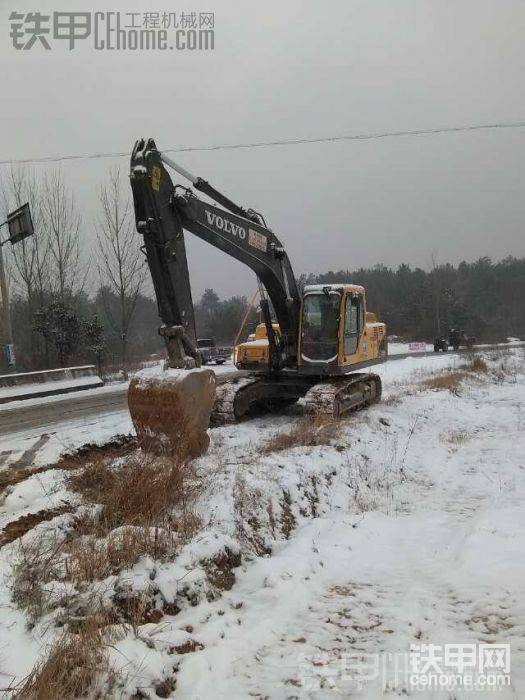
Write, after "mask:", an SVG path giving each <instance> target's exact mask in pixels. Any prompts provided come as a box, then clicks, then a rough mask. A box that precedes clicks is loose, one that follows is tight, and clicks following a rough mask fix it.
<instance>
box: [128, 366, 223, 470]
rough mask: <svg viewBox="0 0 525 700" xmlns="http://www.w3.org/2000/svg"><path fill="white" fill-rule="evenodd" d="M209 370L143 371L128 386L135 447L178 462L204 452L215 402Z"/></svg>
mask: <svg viewBox="0 0 525 700" xmlns="http://www.w3.org/2000/svg"><path fill="white" fill-rule="evenodd" d="M215 391H216V379H215V374H214V372H213V371H212V370H210V369H200V368H198V369H190V370H185V369H180V370H178V369H167V370H163V371H159V370H158V369H157V370H143V371H142V372H140V373H139V374H137V375H136V376H135V377H134V378H133V379H132V380H131V382H130V385H129V390H128V405H129V411H130V413H131V419H132V421H133V425H134V427H135V430H136V433H137V438H138V441H139V445H140V446H141V447H142V448H143V449H144V450H146V451H148V452H153V453H155V454H167V455H169V456H172V457H174V458H177V459H180V460H182V461H183V460H186V459H191V458H194V457H199V456H200V455H202V454H203V453H204V452H206V450H207V449H208V445H209V442H210V439H209V436H208V433H207V430H208V427H209V424H210V415H211V411H212V408H213V404H214V401H215Z"/></svg>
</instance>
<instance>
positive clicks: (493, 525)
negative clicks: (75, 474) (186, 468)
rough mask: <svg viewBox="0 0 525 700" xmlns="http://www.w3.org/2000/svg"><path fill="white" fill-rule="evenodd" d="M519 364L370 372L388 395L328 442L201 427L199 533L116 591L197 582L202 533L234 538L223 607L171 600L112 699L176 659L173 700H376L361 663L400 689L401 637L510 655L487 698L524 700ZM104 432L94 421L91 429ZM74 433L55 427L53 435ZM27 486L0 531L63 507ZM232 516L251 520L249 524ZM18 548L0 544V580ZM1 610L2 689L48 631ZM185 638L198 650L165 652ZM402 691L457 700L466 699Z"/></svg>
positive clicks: (279, 422)
mask: <svg viewBox="0 0 525 700" xmlns="http://www.w3.org/2000/svg"><path fill="white" fill-rule="evenodd" d="M523 359H524V358H523V351H522V350H521V349H520V350H519V351H516V352H515V355H513V356H512V357H511V359H504V360H503V362H505V363H506V366H507V369H509V367H510V371H507V373H506V375H505V376H503V375H501V376H499V377H498V376H494V377H491V378H490V380H487V379H486V378H483V377H481V378H480V379H479V380H469V381H468V382H466V383H464V384H463V385H461V387H460V389H458V390H457V391H454V392H451V391H448V390H443V391H431V390H425V391H418V390H416V389H415V388H414V389H413V392H412V393H408V394H406V389H407V385H408V384H411V383H412V384H413V383H414V382H418V381H419V380H421V379H423V378H424V377H425V376H428V375H429V373H430V372H435V371H439V370H441V369H444V368H457V367H458V366H459V365H460V364H461V363H462V362H463V361H464V358H458V357H455V356H446V355H445V356H443V355H439V356H432V357H422V358H408V359H406V360H400V361H397V362H392V363H391V364H386V365H380V366H378V367H377V368H376V371H377V372H378V373H379V374H381V376H382V379H383V383H384V401H383V403H382V404H379V405H377V406H374V407H372V408H371V409H369V410H368V411H366V412H362V413H359V414H356V415H355V416H353V417H352V418H351V419H350V420H349V421H347V422H346V423H345V424H344V426H343V427H342V430H341V433H340V435H339V436H338V437H337V438H336V439H335V440H334V441H332V444H331V445H320V446H317V447H307V448H305V447H296V448H293V449H290V450H286V451H283V452H274V453H269V454H264V452H263V450H262V448H263V446H264V445H265V443H266V442H267V441H268V440H269V439H270V438H271V436H272V435H274V434H275V433H277V432H279V431H281V430H287V429H289V427H290V425H291V424H293V423H294V421H297V420H299V417H298V415H297V411H294V410H292V411H291V412H290V413H289V415H287V416H267V417H263V418H258V419H255V420H252V421H249V422H246V423H244V424H241V425H237V426H228V427H223V428H218V429H216V430H213V431H211V435H212V441H211V446H210V451H209V453H208V454H207V455H206V456H205V457H203V458H201V460H200V466H201V468H202V469H203V470H205V471H206V470H208V471H209V473H210V475H211V476H210V480H209V484H208V488H207V490H206V493H205V494H204V495H203V499H202V503H201V508H202V514H203V516H205V519H206V522H207V523H208V526H207V528H206V530H205V532H204V533H202V534H201V536H200V537H199V536H198V537H197V540H196V542H195V543H194V544H193V545H192V546H191V547H190V549H189V550H188V551H186V552H185V553H183V555H182V554H181V556H180V557H179V558H178V560H177V561H176V562H174V563H165V564H161V565H158V564H155V563H154V562H151V561H141V562H139V563H138V564H137V565H136V566H135V567H134V569H133V570H132V571H128V572H122V574H121V575H120V576H119V577H118V581H111V582H110V583H111V585H115V586H117V584H118V585H119V586H123V585H131V586H132V587H133V586H137V587H138V588H140V587H144V586H150V587H153V588H154V589H155V590H156V591H157V593H156V595H157V596H160V597H161V598H163V599H164V600H166V601H167V600H168V599H169V602H172V600H178V598H177V596H178V595H180V590H181V589H180V581H181V580H189V581H190V582H191V581H193V580H194V581H195V584H197V583H198V582H200V579H199V574H198V571H199V564H198V560H199V555H201V556H202V555H203V553H206V552H208V550H210V551H211V550H212V549H213V546H214V545H213V542H214V541H216V543H217V546H219V545H220V546H222V545H223V544H224V541H228V542H232V541H237V542H239V543H240V545H241V547H242V549H243V551H244V559H243V564H242V566H241V567H239V568H237V569H236V570H235V576H236V582H235V584H234V586H233V587H232V588H231V590H229V591H226V592H224V593H223V595H222V596H221V597H220V598H218V599H214V600H206V596H204V597H202V596H201V597H200V598H199V599H198V601H195V602H197V603H198V604H197V605H196V606H195V607H194V606H193V605H187V604H186V605H182V604H180V607H181V612H180V613H179V614H178V615H165V616H164V617H163V618H162V620H161V621H160V622H158V623H150V624H147V625H142V626H141V627H140V631H139V633H138V634H133V633H131V632H130V633H128V634H127V635H126V636H125V637H124V638H123V639H121V640H120V641H118V642H116V643H115V644H114V646H113V648H112V649H111V650H110V655H111V660H112V662H113V664H114V666H115V668H116V669H117V670H119V671H120V672H121V673H122V675H123V676H124V678H125V682H124V685H123V686H122V688H121V690H120V692H121V694H122V696H123V697H128V696H129V695H131V694H132V692H134V689H136V688H137V687H140V688H141V690H142V692H143V693H145V694H146V696H147V697H155V692H154V690H153V684H154V681H155V680H158V679H159V678H167V677H169V676H170V674H171V675H173V673H174V671H173V668H174V664H175V665H176V668H177V670H176V672H175V680H176V691H175V694H174V697H177V698H188V699H189V698H192V699H197V698H198V699H200V700H208V699H210V700H212V699H213V700H215V699H219V700H222V699H223V698H224V699H226V698H248V697H253V698H271V699H272V700H273V699H274V698H295V697H298V698H303V697H304V698H312V699H315V700H317V699H320V698H332V697H341V696H342V697H352V698H354V697H355V698H379V697H381V696H382V695H383V688H382V683H383V681H384V680H385V677H384V676H382V674H379V675H378V676H377V677H375V678H373V679H371V680H366V674H367V673H368V674H369V675H375V674H371V673H369V672H370V671H371V668H370V664H371V663H372V662H373V663H378V664H379V668H380V669H381V668H383V666H382V664H383V663H385V664H386V665H385V668H386V669H387V670H386V673H387V676H388V678H386V680H388V681H389V682H390V683H391V685H390V690H389V691H388V692H387V696H390V697H397V696H399V695H403V694H404V689H403V683H404V680H403V678H401V680H398V683H397V685H396V683H394V682H393V680H392V678H391V677H390V675H391V673H392V670H393V669H392V667H391V662H388V660H389V659H392V657H390V656H388V655H389V654H394V655H395V654H403V653H406V652H408V650H409V648H410V644H454V643H459V644H467V643H474V642H478V643H479V642H485V643H509V644H510V645H511V680H512V686H511V687H510V688H505V689H503V690H501V692H498V697H499V698H502V699H503V698H522V697H525V641H524V640H525V596H524V591H525V559H524V557H523V551H524V547H525V510H524V509H523V501H524V497H525V458H524V455H525V385H524V382H523V379H524V373H523ZM495 362H501V360H495ZM513 363H514V364H513ZM513 366H515V370H513V369H512V367H513ZM119 415H122V414H119ZM118 420H121V418H119V419H117V418H116V416H115V417H113V418H112V419H111V420H109V422H108V424H107V425H106V430H107V434H108V435H109V434H110V433H111V430H115V431H116V432H126V431H125V430H121V429H120V425H119V426H118V427H119V429H118V430H117V429H116V428H117V424H118ZM100 429H102V430H103V429H104V427H102V428H100V427H99V424H98V423H97V422H96V421H94V422H93V424H92V426H91V435H92V436H93V435H95V434H96V435H97V437H98V436H99V434H100V433H99V430H100ZM78 430H79V426H75V425H70V424H69V423H65V424H64V431H63V433H62V436H63V439H64V440H66V439H67V436H69V437H71V436H73V438H74V439H76V437H75V436H76V435H77V433H78ZM2 447H3V446H2ZM39 476H40V477H41V478H42V476H44V477H45V478H44V479H42V488H41V490H40V491H39V488H38V485H37V482H36V481H35V480H34V477H32V478H31V479H30V480H27V481H26V482H21V483H20V484H18V485H16V486H15V487H14V488H12V489H11V490H10V492H9V493H8V495H7V497H5V498H4V501H3V503H2V506H1V508H0V516H1V518H2V524H5V523H6V522H8V521H9V520H11V519H14V518H15V517H18V516H19V515H21V514H27V513H29V512H35V511H36V510H39V509H41V508H42V504H43V502H44V500H45V497H46V494H51V496H47V497H51V498H52V499H53V500H52V503H53V504H54V505H56V504H57V503H59V502H60V501H61V500H62V501H69V502H72V501H71V494H69V493H68V492H67V490H66V489H65V487H64V484H63V476H62V474H61V473H60V472H58V471H57V470H54V471H50V472H46V473H45V474H44V475H39ZM43 499H44V500H43ZM44 507H49V505H46V506H44ZM241 512H243V513H244V515H245V516H246V513H249V514H250V515H251V516H253V517H252V519H251V521H250V522H251V525H250V526H249V527H248V526H247V525H246V517H244V520H242V519H240V517H239V514H240V513H241ZM254 523H255V524H254ZM42 526H43V524H42V525H41V526H39V527H42ZM29 534H30V533H29ZM28 536H29V535H26V537H28ZM232 546H233V545H232ZM16 547H17V543H13V544H11V545H8V546H6V547H4V548H3V549H2V550H0V552H1V554H0V575H2V576H3V577H4V579H5V580H6V581H7V580H8V579H9V571H10V566H11V562H12V561H13V557H14V556H16V551H17V550H16ZM254 548H255V549H256V550H258V551H257V552H255V551H254ZM265 548H266V551H268V549H270V548H271V556H268V555H264V554H263V552H264V551H265ZM185 577H187V578H185ZM170 596H171V597H170ZM178 602H179V603H180V600H178ZM0 610H2V613H1V615H0V659H1V665H0V671H1V672H2V673H3V674H4V675H5V679H6V682H5V685H7V684H8V682H9V681H10V680H12V677H13V676H17V677H20V676H23V675H24V674H25V673H27V672H28V671H29V670H30V669H31V667H32V666H33V664H34V663H35V661H36V659H37V658H38V656H39V655H40V654H41V653H42V652H43V651H44V650H45V648H46V644H48V643H49V641H50V638H51V637H52V635H53V634H54V632H53V631H50V626H49V624H48V622H49V621H47V623H46V624H37V625H36V627H34V628H33V629H31V630H28V629H27V628H26V625H25V618H24V616H23V614H22V613H21V612H20V611H19V610H17V609H16V608H15V607H14V605H13V604H12V602H11V600H10V595H9V588H8V586H7V585H6V586H4V587H3V588H2V589H1V590H0ZM188 637H190V638H191V639H193V640H194V641H196V642H197V643H198V644H199V645H202V646H203V648H202V649H200V650H199V651H196V652H195V653H187V654H181V655H173V652H172V651H171V649H172V648H173V645H178V644H181V643H182V642H183V641H184V640H186V639H188ZM389 663H390V665H389ZM345 664H346V666H345ZM359 664H361V665H359ZM363 664H365V666H363ZM366 664H368V666H367V665H366ZM345 669H346V672H345ZM360 674H361V675H360ZM363 674H365V676H363ZM359 679H361V680H362V681H363V686H362V687H358V684H357V682H356V681H357V680H359ZM410 692H412V691H410ZM414 695H415V696H416V697H421V698H449V699H450V698H452V697H454V698H457V699H458V700H459V699H460V698H465V697H472V692H467V691H462V690H456V691H454V692H453V693H452V692H450V693H449V692H448V691H445V692H439V693H433V692H430V691H424V690H422V691H418V692H414ZM482 697H490V693H489V692H487V691H485V694H482Z"/></svg>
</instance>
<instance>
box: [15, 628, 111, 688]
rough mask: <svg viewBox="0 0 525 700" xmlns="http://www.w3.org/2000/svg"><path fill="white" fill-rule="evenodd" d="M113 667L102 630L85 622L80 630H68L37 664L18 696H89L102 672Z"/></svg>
mask: <svg viewBox="0 0 525 700" xmlns="http://www.w3.org/2000/svg"><path fill="white" fill-rule="evenodd" d="M108 671H109V665H108V662H107V659H106V656H105V654H104V647H103V640H102V635H101V632H100V630H99V629H98V628H97V627H96V626H95V625H84V626H83V627H82V628H81V629H80V630H79V632H78V633H77V634H68V633H64V634H63V635H62V636H61V637H60V638H59V639H58V640H57V641H56V642H55V643H54V644H53V646H52V647H51V649H50V651H49V654H48V656H47V657H46V659H45V660H44V661H42V662H41V663H40V664H38V665H37V666H35V668H34V669H33V670H32V671H31V673H30V674H29V676H28V677H27V678H26V679H25V681H24V682H23V684H22V685H21V686H20V687H19V688H18V689H17V690H16V691H15V693H14V694H13V698H15V699H16V700H56V699H57V698H60V699H61V700H70V699H73V698H81V697H86V696H87V695H89V694H90V693H92V692H93V690H95V688H96V684H97V680H98V679H99V677H100V674H102V673H104V672H106V673H107V672H108Z"/></svg>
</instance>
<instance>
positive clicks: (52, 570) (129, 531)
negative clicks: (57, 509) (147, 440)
mask: <svg viewBox="0 0 525 700" xmlns="http://www.w3.org/2000/svg"><path fill="white" fill-rule="evenodd" d="M68 481H69V486H70V488H71V489H72V490H74V491H76V492H77V493H80V494H82V495H83V496H84V498H85V499H86V500H87V501H90V502H91V503H95V504H98V506H99V507H98V508H95V509H93V508H91V509H89V508H86V509H85V510H84V511H83V512H82V513H80V514H79V515H77V517H76V518H75V519H74V520H73V521H72V525H71V527H70V528H69V529H68V530H64V529H62V530H57V529H42V531H40V532H37V533H35V534H34V536H33V537H31V538H30V539H29V540H27V538H26V541H25V542H24V541H21V542H20V546H19V548H18V550H17V552H16V558H15V560H14V564H13V578H12V598H13V601H14V602H15V603H16V604H17V605H18V606H19V607H21V608H23V609H25V610H26V611H27V614H28V618H29V620H30V622H35V621H36V620H37V619H38V618H39V617H41V616H42V615H43V614H45V613H47V612H48V611H50V610H51V609H53V607H56V606H57V605H62V604H65V603H64V601H62V602H60V601H57V600H53V599H52V595H50V592H49V585H48V584H50V583H51V582H53V581H70V582H73V583H74V584H76V585H77V586H78V585H81V584H82V583H90V582H93V581H98V580H103V579H104V578H106V577H107V576H110V575H112V574H117V573H118V572H120V571H122V570H125V569H127V568H130V567H132V566H133V565H134V564H136V562H137V561H139V559H140V558H141V557H143V556H150V557H151V558H153V559H159V560H166V559H171V558H173V557H174V556H176V554H177V552H178V551H179V550H180V547H181V546H182V545H183V544H184V543H185V542H187V541H188V540H189V539H190V538H191V537H193V536H194V535H195V534H196V533H197V532H198V531H199V530H200V529H201V527H202V523H201V520H200V518H199V517H198V516H197V515H196V513H195V511H194V507H195V500H196V498H197V495H198V494H199V493H200V489H201V485H202V481H201V479H200V478H199V476H198V475H197V474H196V472H195V469H194V465H193V463H192V462H190V461H184V462H178V461H176V460H174V459H171V458H167V457H147V458H144V457H143V456H142V455H141V453H137V454H134V455H129V456H128V457H123V458H121V459H120V461H119V462H118V463H117V465H115V464H114V463H113V462H112V461H111V460H109V459H105V458H103V457H101V456H97V457H96V459H94V460H93V461H92V462H91V463H89V464H88V465H87V466H85V467H84V468H83V469H77V470H76V471H75V472H71V473H70V474H69V475H68ZM46 589H47V590H46Z"/></svg>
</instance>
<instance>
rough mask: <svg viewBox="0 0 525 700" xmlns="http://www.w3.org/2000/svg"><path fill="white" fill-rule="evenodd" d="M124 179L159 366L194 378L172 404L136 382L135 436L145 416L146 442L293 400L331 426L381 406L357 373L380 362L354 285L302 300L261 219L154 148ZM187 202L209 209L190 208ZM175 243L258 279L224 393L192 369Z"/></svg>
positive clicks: (143, 144)
mask: <svg viewBox="0 0 525 700" xmlns="http://www.w3.org/2000/svg"><path fill="white" fill-rule="evenodd" d="M166 166H167V167H169V168H171V169H172V170H174V171H175V172H176V173H178V174H179V175H181V176H182V177H184V178H186V179H187V180H189V181H190V182H191V184H192V188H188V187H185V186H182V185H180V184H177V185H174V184H173V181H172V179H171V177H170V175H169V173H168V170H167V169H166ZM130 180H131V187H132V191H133V200H134V207H135V219H136V227H137V231H138V232H139V234H140V235H141V236H142V237H143V241H144V246H143V250H144V251H145V254H146V258H147V262H148V266H149V269H150V272H151V277H152V280H153V286H154V289H155V295H156V298H157V305H158V310H159V316H160V318H161V320H162V325H161V327H160V329H159V333H160V334H161V335H162V336H163V338H164V340H165V342H166V347H167V353H168V360H167V366H168V368H171V369H177V370H180V372H183V371H187V372H190V373H191V389H190V390H188V391H186V392H178V393H177V391H176V390H173V391H172V392H171V393H170V389H169V385H170V383H169V382H166V381H165V379H166V378H165V377H162V376H159V377H155V378H150V379H149V380H148V381H143V380H137V381H133V382H132V383H131V385H130V393H129V404H130V410H131V415H132V419H133V421H134V422H135V424H136V425H137V424H138V423H140V425H141V426H142V429H143V430H144V424H145V423H146V424H147V422H148V415H150V414H154V413H155V416H156V417H155V419H153V418H152V419H151V423H152V424H151V425H149V426H148V425H146V431H147V432H148V434H150V435H155V434H156V433H159V432H160V433H164V434H170V432H173V431H172V430H170V429H171V427H172V426H171V425H164V426H162V422H164V423H165V424H167V423H172V422H174V421H179V422H180V421H182V423H185V422H186V423H187V422H188V421H190V422H191V419H192V417H194V415H195V414H196V413H198V414H200V415H201V416H205V419H204V421H206V420H207V419H209V420H210V421H211V424H213V425H220V424H224V423H229V422H234V421H237V420H240V419H242V418H244V417H245V416H247V415H249V414H250V413H251V412H253V411H255V410H256V411H261V410H265V409H271V410H275V409H276V408H277V409H278V408H279V407H280V406H287V405H290V404H291V403H294V402H296V401H298V400H299V399H301V398H302V399H304V403H305V408H306V411H307V412H312V413H325V414H329V415H332V416H334V417H336V418H337V417H341V416H343V415H344V414H346V413H348V412H349V411H352V410H356V409H358V408H362V407H365V406H367V405H370V404H372V403H374V402H375V401H378V400H379V399H380V397H381V379H380V377H379V376H378V375H377V374H374V373H370V372H368V371H363V370H365V369H366V368H367V367H369V366H372V365H376V364H378V363H379V362H382V361H384V360H386V359H387V335H386V326H385V324H384V323H380V322H379V321H378V320H377V318H376V316H375V315H374V314H373V313H370V312H368V311H367V307H366V295H365V290H364V288H363V287H362V286H360V285H357V284H346V283H345V284H343V283H341V284H319V285H309V286H306V287H305V288H304V290H303V291H302V293H300V291H299V288H298V285H297V281H296V279H295V276H294V273H293V270H292V266H291V264H290V260H289V258H288V255H287V254H286V251H285V249H284V247H283V245H282V243H281V241H280V240H279V238H278V237H277V236H276V234H275V233H274V232H273V231H272V230H271V229H270V228H269V227H268V226H267V224H266V222H265V220H264V217H263V216H262V214H259V213H258V212H256V211H255V210H253V209H245V208H243V207H241V206H239V205H238V204H235V203H234V202H233V201H232V200H231V199H229V198H228V197H226V196H225V195H223V194H222V193H220V192H219V191H218V190H216V189H215V188H214V187H212V186H211V185H210V184H209V183H208V182H207V181H205V180H203V179H202V178H200V177H196V176H194V175H192V174H191V173H189V172H188V171H187V170H186V169H185V168H183V167H182V166H180V165H178V164H177V163H175V162H174V161H173V160H172V159H171V158H169V157H168V156H167V155H166V154H164V153H161V152H160V151H159V150H158V149H157V146H156V144H155V142H154V141H153V140H152V139H148V140H140V141H137V143H136V144H135V147H134V149H133V153H132V156H131V172H130ZM196 191H197V192H201V193H203V194H204V195H206V197H208V198H209V199H211V200H213V201H214V202H215V203H216V204H211V203H209V202H208V201H204V200H203V199H201V198H199V197H198V196H197V194H196ZM184 232H188V233H191V234H193V235H195V236H197V237H198V238H200V239H201V240H203V241H205V242H207V243H209V244H210V245H212V246H214V247H215V248H218V249H219V250H221V251H222V252H223V253H226V254H227V255H229V256H231V257H233V258H235V259H236V260H238V261H239V262H241V263H242V264H244V265H247V266H248V267H249V268H250V269H252V270H253V271H254V273H255V275H256V278H257V284H258V288H259V294H260V308H261V314H262V319H263V323H262V324H260V325H259V326H258V327H257V329H256V332H255V338H254V339H253V340H249V341H247V342H244V343H241V344H239V345H238V346H237V347H236V348H235V349H234V357H235V364H236V366H237V368H238V369H239V370H244V371H242V372H235V373H232V374H233V375H234V376H230V377H228V378H227V380H226V381H222V382H221V383H217V382H215V381H213V380H212V379H211V378H210V374H211V371H210V370H204V369H202V370H199V371H197V370H198V368H199V367H201V358H200V354H199V350H198V347H197V339H196V332H195V320H194V310H193V302H192V296H191V287H190V279H189V272H188V265H187V260H186V248H185V239H184ZM272 310H273V314H272ZM272 316H273V317H272ZM180 372H179V373H178V375H177V376H178V377H179V376H180ZM168 374H169V372H168ZM199 382H200V384H201V386H200V387H199ZM211 384H213V385H214V387H213V390H210V385H211ZM173 386H175V384H174V385H173ZM145 407H146V408H145ZM160 408H162V411H160ZM159 411H160V413H162V417H161V418H159ZM201 424H202V421H201Z"/></svg>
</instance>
